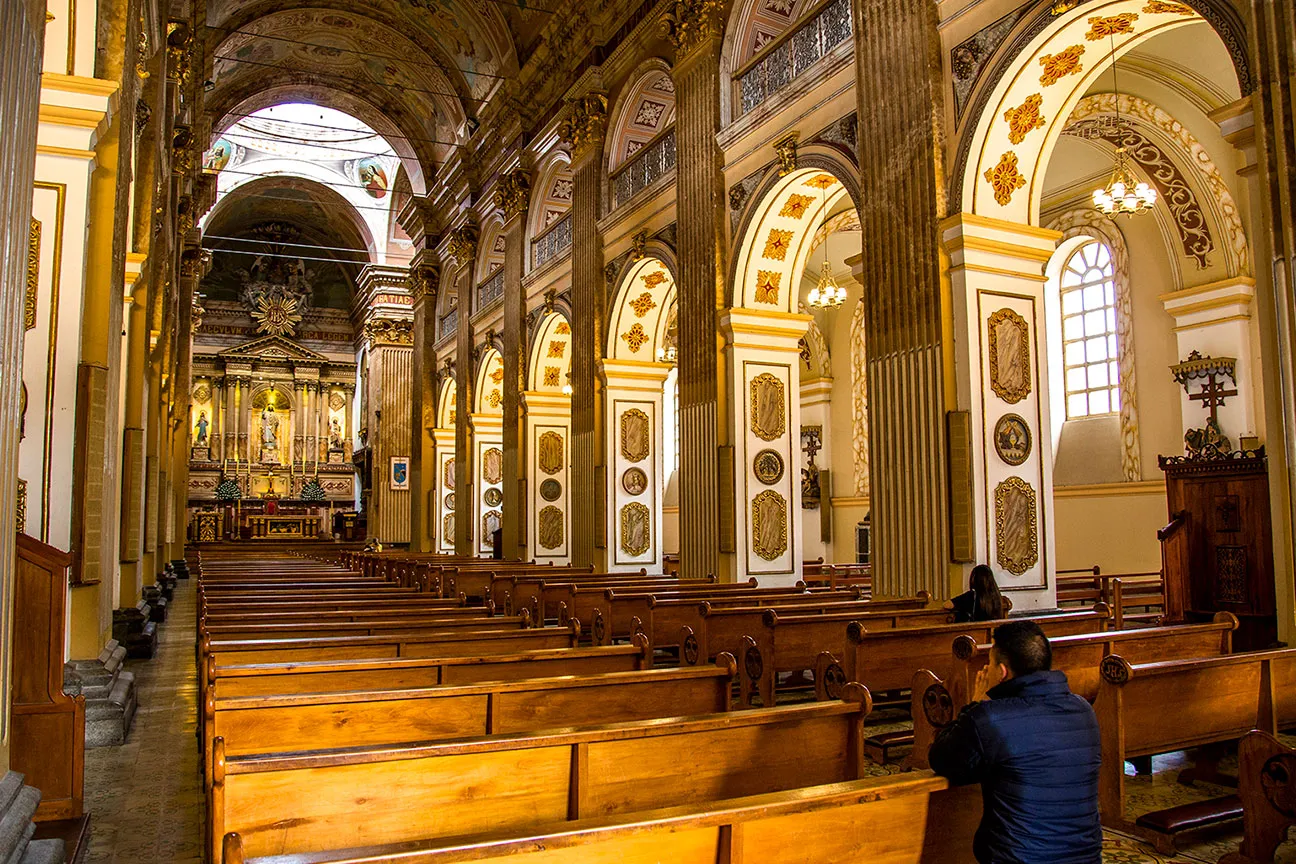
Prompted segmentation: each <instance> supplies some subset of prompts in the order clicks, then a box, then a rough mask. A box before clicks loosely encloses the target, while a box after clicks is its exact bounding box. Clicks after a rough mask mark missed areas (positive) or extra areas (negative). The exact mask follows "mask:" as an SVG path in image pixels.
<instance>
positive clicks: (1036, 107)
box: [1004, 93, 1044, 144]
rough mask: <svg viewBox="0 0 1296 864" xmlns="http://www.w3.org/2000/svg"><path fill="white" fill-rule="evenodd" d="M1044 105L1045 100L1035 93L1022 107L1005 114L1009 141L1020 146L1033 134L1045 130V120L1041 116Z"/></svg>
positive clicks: (1009, 110) (1011, 109)
mask: <svg viewBox="0 0 1296 864" xmlns="http://www.w3.org/2000/svg"><path fill="white" fill-rule="evenodd" d="M1042 104H1044V98H1043V97H1042V96H1040V94H1038V93H1033V94H1031V95H1030V96H1027V97H1026V101H1025V102H1023V103H1022V104H1021V105H1019V106H1017V107H1016V108H1009V109H1008V110H1007V111H1005V112H1004V120H1005V121H1006V122H1007V123H1008V130H1009V131H1008V140H1009V141H1011V142H1012V143H1014V144H1020V143H1022V142H1023V141H1025V140H1026V136H1027V135H1029V134H1030V133H1031V132H1034V131H1035V130H1036V129H1043V128H1044V118H1043V116H1041V115H1040V106H1041V105H1042Z"/></svg>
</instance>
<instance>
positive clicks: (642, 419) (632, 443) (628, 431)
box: [621, 408, 649, 462]
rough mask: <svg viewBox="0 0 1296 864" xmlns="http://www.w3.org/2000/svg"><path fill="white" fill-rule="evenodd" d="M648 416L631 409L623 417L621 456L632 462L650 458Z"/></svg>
mask: <svg viewBox="0 0 1296 864" xmlns="http://www.w3.org/2000/svg"><path fill="white" fill-rule="evenodd" d="M648 441H649V438H648V415H647V414H645V413H644V412H642V411H640V410H639V409H638V408H631V409H630V410H629V411H626V412H625V413H623V414H622V415H621V455H622V456H624V457H625V458H627V459H629V460H630V461H631V462H642V461H643V460H645V459H647V458H648Z"/></svg>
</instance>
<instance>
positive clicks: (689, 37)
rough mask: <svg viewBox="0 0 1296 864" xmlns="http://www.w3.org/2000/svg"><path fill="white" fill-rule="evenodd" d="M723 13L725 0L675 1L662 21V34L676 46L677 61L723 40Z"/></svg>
mask: <svg viewBox="0 0 1296 864" xmlns="http://www.w3.org/2000/svg"><path fill="white" fill-rule="evenodd" d="M723 10H724V3H723V2H721V0H675V3H674V4H673V5H672V6H671V8H670V9H668V10H667V12H666V15H665V17H663V18H662V22H661V30H662V35H664V36H665V37H666V38H667V39H669V40H670V42H671V44H672V45H674V46H675V59H676V61H678V60H679V59H680V58H681V57H683V56H684V55H686V54H688V53H689V52H690V51H692V50H693V49H694V48H696V47H697V46H699V45H701V44H703V43H704V42H706V41H707V40H708V39H714V38H717V37H719V35H720V33H721V31H722V29H723V24H722V22H721V14H722V12H723Z"/></svg>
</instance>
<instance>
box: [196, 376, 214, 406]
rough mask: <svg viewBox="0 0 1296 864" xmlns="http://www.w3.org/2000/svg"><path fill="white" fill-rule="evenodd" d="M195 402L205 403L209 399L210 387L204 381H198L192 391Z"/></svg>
mask: <svg viewBox="0 0 1296 864" xmlns="http://www.w3.org/2000/svg"><path fill="white" fill-rule="evenodd" d="M193 398H194V401H195V402H206V401H207V400H208V399H210V398H211V386H210V385H209V384H208V383H207V382H206V381H199V382H198V384H197V385H196V386H195V387H194V389H193Z"/></svg>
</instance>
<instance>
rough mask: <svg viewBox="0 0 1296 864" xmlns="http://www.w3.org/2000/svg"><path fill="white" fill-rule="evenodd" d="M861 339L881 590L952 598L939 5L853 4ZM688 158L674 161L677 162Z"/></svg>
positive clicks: (917, 0) (880, 0) (884, 0)
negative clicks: (935, 58) (934, 54)
mask: <svg viewBox="0 0 1296 864" xmlns="http://www.w3.org/2000/svg"><path fill="white" fill-rule="evenodd" d="M852 9H854V10H855V13H856V19H855V46H856V49H855V63H856V73H857V82H856V88H855V89H856V96H857V99H858V105H859V164H860V171H861V177H860V201H861V202H862V203H861V208H860V221H861V223H862V224H863V226H864V232H863V236H864V237H867V238H869V239H868V242H867V243H865V244H864V258H863V284H864V305H865V313H864V332H865V339H866V344H867V345H868V363H867V369H868V404H869V427H870V436H869V465H870V481H869V482H870V488H869V497H870V502H871V506H872V514H873V520H872V524H873V590H874V592H875V593H877V594H879V595H897V596H899V595H912V594H914V593H915V592H916V591H918V590H920V589H926V590H928V591H931V592H932V594H933V595H935V596H936V597H947V596H949V589H950V581H951V580H950V576H949V569H948V562H949V561H950V557H951V547H950V521H949V507H950V494H949V479H948V474H947V459H946V451H945V434H946V433H945V414H946V410H947V407H948V406H947V405H946V387H947V383H946V381H945V368H946V363H947V361H948V360H949V359H950V355H949V352H951V351H952V350H953V346H951V345H948V344H946V342H945V337H944V334H943V333H942V321H941V312H942V309H943V308H944V300H943V297H942V291H941V262H940V248H939V244H938V238H939V237H940V221H941V217H942V216H943V215H944V213H943V206H944V204H943V199H944V188H945V180H946V178H945V176H944V174H943V172H942V168H941V165H940V163H939V161H938V160H939V159H940V154H941V153H942V152H943V148H944V146H945V145H944V140H943V138H940V137H938V134H939V132H940V131H941V120H942V118H943V117H944V107H943V105H942V104H941V100H940V94H941V93H943V92H944V89H943V87H942V82H940V81H937V80H933V78H934V76H936V75H937V74H939V73H938V71H937V70H938V69H939V66H938V65H937V64H933V63H932V62H931V56H930V55H931V50H932V49H931V46H932V45H933V44H936V43H937V41H938V40H939V36H938V34H937V32H936V26H937V22H938V21H939V15H938V12H937V9H936V4H935V2H934V0H859V2H857V3H854V4H852ZM684 161H685V157H684V155H683V153H681V154H680V162H681V163H684Z"/></svg>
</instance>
